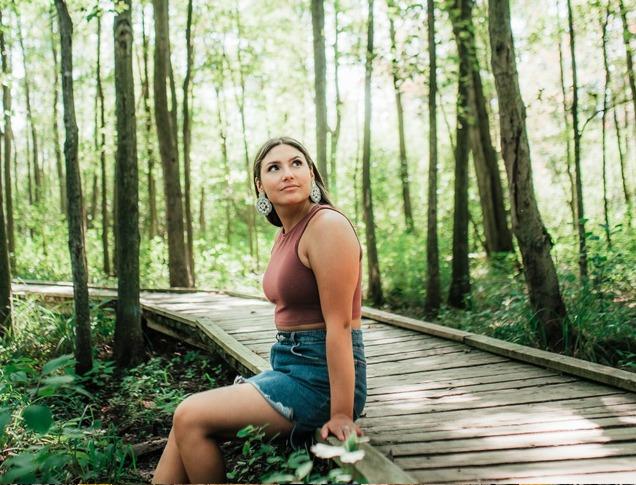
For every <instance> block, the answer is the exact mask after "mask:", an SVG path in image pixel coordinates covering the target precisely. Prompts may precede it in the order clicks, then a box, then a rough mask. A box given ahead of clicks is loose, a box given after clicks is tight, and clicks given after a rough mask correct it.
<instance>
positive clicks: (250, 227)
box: [226, 2, 259, 266]
mask: <svg viewBox="0 0 636 485" xmlns="http://www.w3.org/2000/svg"><path fill="white" fill-rule="evenodd" d="M235 16H236V31H237V33H238V38H239V39H241V38H242V36H243V28H242V26H241V14H240V12H239V8H238V2H236V3H235ZM236 55H237V60H238V68H239V93H237V94H236V97H237V104H238V107H239V113H240V115H241V132H242V135H243V155H244V158H245V182H246V185H245V187H246V190H247V194H248V197H252V183H253V182H252V170H251V167H250V155H249V150H248V148H247V128H246V124H245V76H244V73H243V70H244V69H245V66H244V65H243V54H242V49H241V47H240V45H239V46H238V47H237V49H236ZM226 60H227V58H226ZM228 67H229V69H232V66H231V65H229V60H228ZM247 231H248V239H249V243H250V256H252V257H256V265H257V266H258V264H259V254H258V236H257V234H256V219H255V215H254V210H252V208H251V207H250V208H249V210H248V212H247Z"/></svg>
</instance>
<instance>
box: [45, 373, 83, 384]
mask: <svg viewBox="0 0 636 485" xmlns="http://www.w3.org/2000/svg"><path fill="white" fill-rule="evenodd" d="M73 382H75V376H71V375H68V374H64V375H63V376H51V377H47V378H46V379H43V380H42V383H43V384H45V385H47V386H63V385H64V384H71V383H73Z"/></svg>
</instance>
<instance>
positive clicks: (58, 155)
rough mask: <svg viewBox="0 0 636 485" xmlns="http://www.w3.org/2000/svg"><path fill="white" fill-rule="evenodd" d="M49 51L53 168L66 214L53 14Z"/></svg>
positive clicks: (61, 204) (62, 206) (50, 24)
mask: <svg viewBox="0 0 636 485" xmlns="http://www.w3.org/2000/svg"><path fill="white" fill-rule="evenodd" d="M49 26H50V28H51V53H52V54H53V149H54V151H55V168H56V171H57V179H58V185H59V187H60V212H61V213H62V214H66V186H65V184H64V169H63V168H62V150H61V149H60V128H59V124H58V117H59V116H58V113H57V105H58V97H59V91H60V82H59V76H58V73H59V72H60V71H59V67H58V65H57V39H56V38H55V32H54V29H53V15H51V22H50V23H49Z"/></svg>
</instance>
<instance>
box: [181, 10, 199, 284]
mask: <svg viewBox="0 0 636 485" xmlns="http://www.w3.org/2000/svg"><path fill="white" fill-rule="evenodd" d="M193 62H194V53H193V49H192V0H188V17H187V22H186V75H185V79H184V80H183V171H184V174H185V220H186V240H187V245H188V257H189V263H190V271H191V273H192V285H193V286H194V285H195V280H196V277H195V272H194V234H193V231H192V208H191V203H192V196H191V195H190V185H191V182H190V142H191V135H192V133H191V132H192V129H191V125H192V113H190V106H189V98H190V80H191V76H192V63H193Z"/></svg>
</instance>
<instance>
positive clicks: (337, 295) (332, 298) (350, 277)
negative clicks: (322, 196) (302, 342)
mask: <svg viewBox="0 0 636 485" xmlns="http://www.w3.org/2000/svg"><path fill="white" fill-rule="evenodd" d="M313 219H314V220H312V223H311V224H310V226H309V227H308V228H307V236H308V237H307V245H306V248H307V256H308V259H309V263H310V265H311V269H312V270H313V272H314V274H315V276H316V282H317V284H318V292H319V294H320V306H321V309H322V314H323V316H324V318H325V324H326V327H327V339H326V340H327V341H326V345H327V366H328V369H329V383H330V388H331V389H330V390H331V419H330V420H329V421H328V422H327V423H326V424H325V426H323V428H322V430H321V434H322V436H323V438H326V437H327V435H328V434H329V433H330V432H331V433H332V434H334V435H335V436H336V437H337V438H338V439H340V440H343V439H345V438H346V436H347V435H348V434H349V433H350V432H352V431H354V430H355V431H357V432H358V433H359V434H360V433H361V432H360V429H359V428H358V427H357V425H355V424H354V423H353V403H354V390H355V370H354V363H353V349H352V344H351V310H352V301H353V295H354V293H355V290H356V285H357V282H358V271H359V268H360V263H359V261H360V245H359V242H358V238H357V236H356V234H355V232H354V231H353V228H352V227H351V225H350V224H349V221H347V219H346V218H345V217H344V216H343V215H342V214H340V213H338V212H335V211H331V210H323V211H320V212H319V213H318V214H316V215H315V216H314V218H313Z"/></svg>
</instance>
